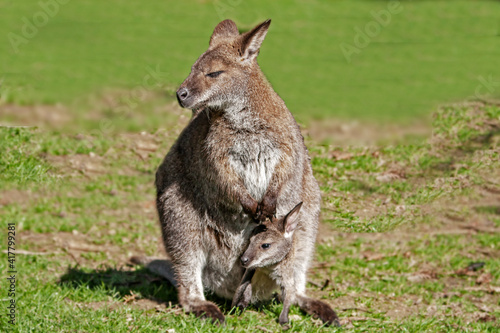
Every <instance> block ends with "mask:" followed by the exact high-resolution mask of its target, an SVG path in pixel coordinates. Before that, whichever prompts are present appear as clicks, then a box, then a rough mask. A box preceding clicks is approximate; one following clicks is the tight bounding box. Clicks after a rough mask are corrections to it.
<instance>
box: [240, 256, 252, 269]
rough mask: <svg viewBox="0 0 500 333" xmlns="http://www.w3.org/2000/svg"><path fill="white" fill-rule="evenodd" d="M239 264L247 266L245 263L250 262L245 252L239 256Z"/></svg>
mask: <svg viewBox="0 0 500 333" xmlns="http://www.w3.org/2000/svg"><path fill="white" fill-rule="evenodd" d="M240 260H241V266H243V267H245V268H246V267H247V265H248V264H249V263H250V258H249V257H248V256H247V255H246V253H245V254H243V256H242V257H241V259H240Z"/></svg>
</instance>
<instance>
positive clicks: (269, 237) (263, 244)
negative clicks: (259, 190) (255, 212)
mask: <svg viewBox="0 0 500 333" xmlns="http://www.w3.org/2000/svg"><path fill="white" fill-rule="evenodd" d="M301 207H302V202H301V203H299V204H298V205H297V206H295V207H294V208H293V209H292V210H291V211H290V212H289V213H288V214H287V215H286V216H284V217H282V218H276V217H272V218H270V219H267V220H265V221H263V222H262V223H261V224H259V225H258V226H257V227H255V229H254V230H253V232H252V236H251V237H250V244H249V245H248V247H247V249H246V251H245V252H244V253H243V255H242V256H241V264H242V266H243V267H244V268H246V271H245V274H244V275H243V278H242V280H241V283H240V286H239V287H238V289H237V290H236V293H235V295H234V298H233V303H232V305H233V307H234V306H237V307H240V308H245V307H247V306H248V304H249V303H250V301H251V299H252V278H253V277H254V275H255V273H256V272H259V273H264V274H267V275H268V276H269V277H270V278H271V279H272V280H274V281H275V282H276V284H277V285H278V286H279V287H281V296H282V300H283V310H282V311H281V314H280V317H279V323H280V324H281V325H284V324H286V323H288V313H289V311H290V306H291V305H293V304H296V303H298V304H299V305H300V307H301V308H302V309H303V310H304V311H306V312H307V313H309V314H311V315H313V316H316V317H319V318H320V319H321V320H323V322H324V323H326V324H328V325H332V324H333V325H337V326H338V325H339V322H338V317H337V314H336V313H335V311H333V310H332V309H331V308H330V306H329V305H328V304H326V303H324V302H321V301H318V300H314V299H312V298H309V297H305V296H296V294H297V293H296V292H295V280H294V270H293V266H292V264H291V263H292V262H293V258H291V257H292V256H293V255H294V254H293V253H294V252H293V251H291V250H292V247H293V243H294V242H293V233H294V231H295V229H296V228H297V224H298V223H297V222H298V221H299V219H298V218H297V217H298V216H299V213H300V208H301Z"/></svg>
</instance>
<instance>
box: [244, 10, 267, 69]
mask: <svg viewBox="0 0 500 333" xmlns="http://www.w3.org/2000/svg"><path fill="white" fill-rule="evenodd" d="M270 24H271V20H267V21H265V22H262V23H261V24H259V25H258V26H256V27H255V28H253V29H252V30H251V31H249V32H246V33H244V34H243V35H242V41H241V53H242V55H243V58H244V59H246V60H254V59H255V58H256V57H257V55H258V54H259V49H260V46H261V45H262V42H263V41H264V38H266V34H267V30H269V25H270Z"/></svg>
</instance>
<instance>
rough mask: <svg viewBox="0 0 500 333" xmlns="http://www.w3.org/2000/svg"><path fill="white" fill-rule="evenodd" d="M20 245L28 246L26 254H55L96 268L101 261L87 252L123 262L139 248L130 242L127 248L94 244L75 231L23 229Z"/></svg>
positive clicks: (92, 238)
mask: <svg viewBox="0 0 500 333" xmlns="http://www.w3.org/2000/svg"><path fill="white" fill-rule="evenodd" d="M19 239H20V240H21V247H20V250H21V249H22V248H23V247H29V248H30V250H31V251H30V252H29V253H26V254H33V255H56V256H58V257H59V258H61V259H64V260H67V261H68V262H72V263H73V264H77V265H79V266H81V265H84V266H86V267H93V268H97V267H100V266H102V265H103V263H102V262H99V261H96V260H95V259H89V258H88V256H87V254H90V253H96V254H102V255H104V256H105V257H106V258H108V262H106V263H105V264H109V263H110V260H111V259H114V260H115V261H116V262H119V263H122V264H125V263H126V262H127V260H128V257H129V256H130V255H131V253H132V252H135V251H138V250H139V249H138V248H136V246H134V244H130V245H129V246H127V249H126V250H125V249H123V248H121V247H120V246H117V245H114V244H112V243H104V244H95V243H93V242H92V240H94V239H97V238H95V237H90V236H89V235H85V234H82V233H79V232H77V231H76V230H75V231H74V232H58V233H45V234H40V233H34V232H31V231H23V232H21V233H20V235H19Z"/></svg>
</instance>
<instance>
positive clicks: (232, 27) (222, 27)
mask: <svg viewBox="0 0 500 333" xmlns="http://www.w3.org/2000/svg"><path fill="white" fill-rule="evenodd" d="M239 34H240V33H239V32H238V28H237V27H236V23H234V22H233V21H231V20H224V21H222V22H220V23H219V24H217V26H216V27H215V29H214V32H213V33H212V37H210V45H212V43H213V42H214V41H215V40H216V39H218V38H221V37H222V38H223V37H233V36H238V35H239Z"/></svg>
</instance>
